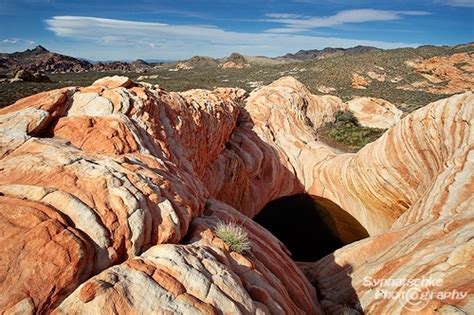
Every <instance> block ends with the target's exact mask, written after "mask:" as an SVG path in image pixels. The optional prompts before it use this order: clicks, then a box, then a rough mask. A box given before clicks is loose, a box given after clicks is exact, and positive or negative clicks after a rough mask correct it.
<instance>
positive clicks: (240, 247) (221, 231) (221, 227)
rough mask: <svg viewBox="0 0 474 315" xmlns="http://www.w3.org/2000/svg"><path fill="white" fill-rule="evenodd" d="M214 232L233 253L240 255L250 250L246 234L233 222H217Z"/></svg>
mask: <svg viewBox="0 0 474 315" xmlns="http://www.w3.org/2000/svg"><path fill="white" fill-rule="evenodd" d="M214 231H215V232H216V234H217V236H218V237H219V238H220V239H222V240H223V241H224V243H226V244H227V245H229V247H230V249H232V250H233V251H234V252H237V253H242V252H243V251H245V250H249V249H250V241H249V238H248V235H247V232H246V231H245V229H244V228H243V227H242V226H240V225H238V224H236V223H235V222H223V221H219V222H217V224H216V227H215V229H214Z"/></svg>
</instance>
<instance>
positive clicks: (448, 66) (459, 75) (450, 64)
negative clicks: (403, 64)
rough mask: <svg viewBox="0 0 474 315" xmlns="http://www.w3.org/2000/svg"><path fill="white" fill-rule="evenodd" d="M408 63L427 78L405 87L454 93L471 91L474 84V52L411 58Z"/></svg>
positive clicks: (440, 92)
mask: <svg viewBox="0 0 474 315" xmlns="http://www.w3.org/2000/svg"><path fill="white" fill-rule="evenodd" d="M407 65H408V66H410V67H412V68H413V69H414V70H415V71H416V72H418V73H419V74H420V75H421V76H422V77H423V78H424V79H425V80H424V81H418V82H415V83H413V84H412V85H410V86H404V87H402V88H403V89H407V90H416V89H422V90H425V91H428V92H431V93H439V94H443V93H444V94H452V93H461V92H465V91H471V90H472V87H473V86H474V76H473V75H472V73H473V72H474V54H473V53H458V54H453V55H449V56H436V57H432V58H429V59H421V60H411V61H408V62H407Z"/></svg>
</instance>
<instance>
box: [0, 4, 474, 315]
mask: <svg viewBox="0 0 474 315" xmlns="http://www.w3.org/2000/svg"><path fill="white" fill-rule="evenodd" d="M403 12H405V11H403ZM406 12H408V11H406ZM409 12H412V11H409ZM413 12H415V11H413ZM413 12H412V13H403V14H411V15H414V16H418V15H420V16H421V15H423V14H422V13H420V12H418V11H416V12H418V13H413ZM399 14H402V13H399ZM285 18H287V17H285ZM302 19H306V18H305V17H302ZM102 22H103V23H106V22H107V21H105V22H104V21H102ZM288 23H289V22H288ZM294 23H296V22H294ZM145 26H146V27H149V25H145ZM45 47H46V46H42V45H36V46H34V47H31V48H28V49H27V50H23V51H17V52H6V53H0V230H1V231H2V232H1V233H0V313H1V314H473V313H474V272H473V270H474V264H473V262H474V150H473V149H474V127H473V123H474V119H473V117H474V115H473V112H474V94H473V91H474V44H473V43H472V42H471V43H464V44H456V45H422V46H418V47H397V48H384V49H382V48H378V47H374V46H368V45H358V46H357V45H356V46H352V47H346V48H338V47H327V48H322V49H311V50H309V49H306V50H305V49H301V50H298V49H296V50H295V51H293V52H291V51H287V53H285V54H281V55H280V56H276V57H275V56H274V57H270V56H260V55H259V56H255V55H250V54H246V53H245V52H244V51H242V52H234V53H231V54H228V55H227V57H220V58H215V57H210V56H204V55H195V56H190V57H189V58H187V59H181V60H175V61H156V60H146V59H136V60H135V61H123V60H121V61H101V62H98V61H91V60H87V59H84V58H77V57H72V56H68V55H65V54H60V53H56V52H53V51H52V50H51V51H50V50H49V49H47V48H45Z"/></svg>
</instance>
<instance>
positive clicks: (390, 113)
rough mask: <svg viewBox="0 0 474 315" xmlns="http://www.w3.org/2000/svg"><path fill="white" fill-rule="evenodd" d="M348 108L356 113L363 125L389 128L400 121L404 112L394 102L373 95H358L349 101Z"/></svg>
mask: <svg viewBox="0 0 474 315" xmlns="http://www.w3.org/2000/svg"><path fill="white" fill-rule="evenodd" d="M347 109H349V110H350V111H351V112H353V113H354V116H355V117H356V118H357V120H358V121H359V123H360V124H361V125H362V126H365V127H370V128H380V129H387V128H390V127H393V126H394V125H395V124H396V123H397V122H399V121H400V119H401V117H402V115H403V112H402V111H401V110H399V109H398V108H397V107H396V106H395V105H393V104H392V103H390V102H388V101H386V100H383V99H380V98H373V97H358V98H355V99H353V100H351V101H349V102H347Z"/></svg>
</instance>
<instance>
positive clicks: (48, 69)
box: [0, 43, 472, 78]
mask: <svg viewBox="0 0 474 315" xmlns="http://www.w3.org/2000/svg"><path fill="white" fill-rule="evenodd" d="M470 45H472V43H468V44H462V45H457V46H453V48H456V47H460V48H461V47H464V46H466V47H467V46H470ZM422 47H431V46H422ZM422 47H420V48H422ZM432 47H436V46H432ZM374 51H383V49H380V48H376V47H371V46H356V47H351V48H332V47H327V48H324V49H321V50H318V49H312V50H300V51H298V52H296V53H288V54H286V55H284V56H280V57H276V58H270V57H264V56H259V57H254V56H242V55H241V54H238V53H233V54H231V55H230V56H229V57H225V58H220V59H217V58H211V57H206V56H194V57H192V58H190V59H188V60H183V61H178V62H168V63H167V64H168V65H169V66H170V67H174V69H170V71H171V70H174V71H178V70H186V69H193V68H208V67H211V68H212V67H222V68H237V69H242V68H248V67H251V66H252V65H277V64H282V63H291V62H299V61H308V60H319V59H326V58H332V57H338V56H353V55H363V54H366V53H370V52H374ZM163 63H164V62H162V61H161V62H152V61H145V60H141V59H137V60H135V61H133V62H127V61H107V62H105V61H102V62H94V61H90V60H85V59H80V58H74V57H70V56H65V55H61V54H58V53H54V52H51V51H49V50H47V49H46V48H44V47H43V46H40V45H39V46H36V47H35V48H34V49H27V50H26V51H23V52H15V53H10V54H8V53H0V78H13V77H15V75H16V74H17V73H18V72H19V71H24V72H25V71H26V72H28V73H31V74H41V73H51V74H55V73H78V72H115V71H120V72H136V73H145V72H148V71H149V70H152V69H154V68H160V66H162V65H163Z"/></svg>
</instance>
